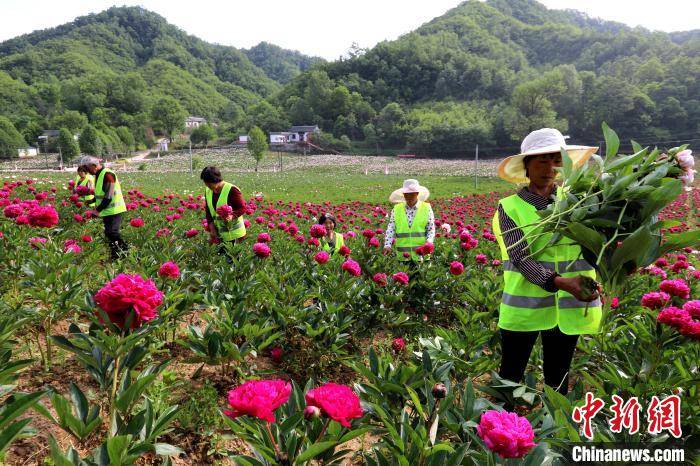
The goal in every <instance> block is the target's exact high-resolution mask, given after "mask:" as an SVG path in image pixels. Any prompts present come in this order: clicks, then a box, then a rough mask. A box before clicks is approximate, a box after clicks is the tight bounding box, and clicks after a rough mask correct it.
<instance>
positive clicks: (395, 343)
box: [391, 337, 406, 353]
mask: <svg viewBox="0 0 700 466" xmlns="http://www.w3.org/2000/svg"><path fill="white" fill-rule="evenodd" d="M405 347H406V340H404V339H403V338H401V337H397V338H394V339H393V340H391V349H393V350H394V351H396V352H397V353H400V352H401V351H403V349H404V348H405Z"/></svg>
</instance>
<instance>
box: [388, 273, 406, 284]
mask: <svg viewBox="0 0 700 466" xmlns="http://www.w3.org/2000/svg"><path fill="white" fill-rule="evenodd" d="M391 278H392V279H393V280H394V281H395V282H398V283H399V284H400V285H408V274H406V272H396V273H395V274H394V275H392V276H391Z"/></svg>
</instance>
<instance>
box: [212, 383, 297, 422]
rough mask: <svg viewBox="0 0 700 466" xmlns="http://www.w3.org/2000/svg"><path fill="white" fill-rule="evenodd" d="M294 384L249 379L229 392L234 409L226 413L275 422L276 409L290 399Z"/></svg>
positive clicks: (231, 415)
mask: <svg viewBox="0 0 700 466" xmlns="http://www.w3.org/2000/svg"><path fill="white" fill-rule="evenodd" d="M291 393H292V386H291V385H290V384H289V382H285V381H284V380H249V381H247V382H245V383H244V384H242V385H239V386H238V387H236V388H234V389H233V390H231V391H229V392H228V404H229V406H231V408H232V410H230V411H229V410H225V411H224V414H226V415H227V416H229V417H230V418H232V419H235V418H237V417H239V416H252V417H256V418H258V419H262V420H263V421H267V422H275V410H276V409H277V408H279V407H280V406H282V405H283V404H285V403H286V402H287V400H289V395H290V394H291Z"/></svg>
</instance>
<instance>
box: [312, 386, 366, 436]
mask: <svg viewBox="0 0 700 466" xmlns="http://www.w3.org/2000/svg"><path fill="white" fill-rule="evenodd" d="M306 404H307V405H308V406H316V407H317V408H319V409H320V410H321V412H322V413H323V414H324V415H325V416H328V417H329V418H331V419H333V420H334V421H337V422H339V423H340V425H342V426H343V427H350V420H351V419H356V418H360V417H362V408H361V407H360V399H359V398H358V396H357V395H356V394H355V392H353V391H352V390H351V389H350V387H347V386H345V385H338V384H335V383H327V384H325V385H322V386H320V387H318V388H314V389H313V390H309V391H308V392H307V393H306Z"/></svg>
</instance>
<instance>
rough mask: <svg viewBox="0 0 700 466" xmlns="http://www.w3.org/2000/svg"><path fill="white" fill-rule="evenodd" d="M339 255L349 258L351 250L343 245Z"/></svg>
mask: <svg viewBox="0 0 700 466" xmlns="http://www.w3.org/2000/svg"><path fill="white" fill-rule="evenodd" d="M338 254H340V255H341V256H344V257H347V256H349V255H350V248H349V247H347V246H345V245H344V244H343V245H342V246H341V247H340V249H339V250H338Z"/></svg>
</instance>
